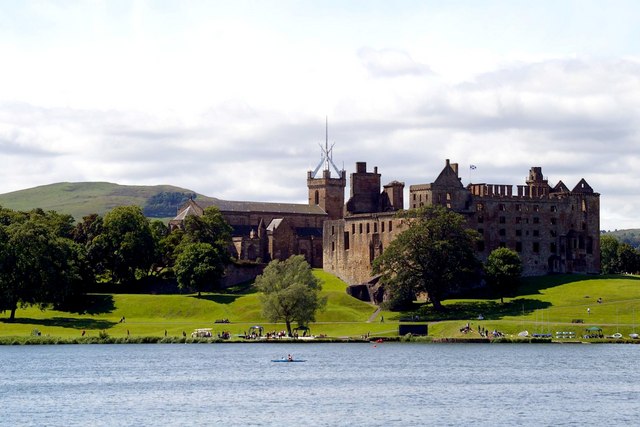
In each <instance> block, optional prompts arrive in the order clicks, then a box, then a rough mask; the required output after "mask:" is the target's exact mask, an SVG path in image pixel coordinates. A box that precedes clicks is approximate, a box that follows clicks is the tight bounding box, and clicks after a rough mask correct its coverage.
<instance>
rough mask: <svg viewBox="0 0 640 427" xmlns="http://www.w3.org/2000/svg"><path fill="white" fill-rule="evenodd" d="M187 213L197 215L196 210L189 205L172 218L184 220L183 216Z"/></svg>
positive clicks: (186, 215)
mask: <svg viewBox="0 0 640 427" xmlns="http://www.w3.org/2000/svg"><path fill="white" fill-rule="evenodd" d="M189 215H198V213H197V212H196V210H195V209H194V208H193V206H191V205H189V206H187V208H186V209H185V210H183V211H181V212H180V213H178V215H177V216H176V217H175V218H174V220H179V221H184V220H185V218H186V217H188V216H189Z"/></svg>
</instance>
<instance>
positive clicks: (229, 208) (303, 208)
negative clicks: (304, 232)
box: [196, 200, 327, 215]
mask: <svg viewBox="0 0 640 427" xmlns="http://www.w3.org/2000/svg"><path fill="white" fill-rule="evenodd" d="M196 203H198V205H199V206H201V207H202V208H206V207H209V206H216V207H217V208H218V209H220V211H223V212H273V213H282V214H302V215H326V214H327V213H326V212H325V211H324V210H323V209H322V208H321V207H320V206H317V205H303V204H295V203H271V202H237V201H232V200H216V201H204V200H202V201H197V202H196Z"/></svg>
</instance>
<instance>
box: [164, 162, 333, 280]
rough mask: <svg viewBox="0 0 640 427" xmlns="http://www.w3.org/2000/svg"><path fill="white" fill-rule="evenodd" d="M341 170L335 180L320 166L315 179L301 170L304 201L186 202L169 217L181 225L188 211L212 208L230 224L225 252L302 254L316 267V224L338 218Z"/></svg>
mask: <svg viewBox="0 0 640 427" xmlns="http://www.w3.org/2000/svg"><path fill="white" fill-rule="evenodd" d="M345 183H346V179H345V172H344V171H341V172H340V176H338V177H337V178H333V177H331V173H330V171H329V170H324V171H323V174H322V177H321V178H313V176H312V173H311V172H309V173H308V174H307V186H308V189H309V204H306V205H304V204H292V203H269V202H239V201H228V200H214V201H206V202H205V201H196V200H189V201H187V202H186V203H185V204H183V205H182V206H181V207H180V208H179V209H178V214H177V215H176V217H175V218H174V219H172V220H171V221H169V226H170V227H171V228H179V227H182V224H183V222H184V219H185V218H186V217H187V216H189V215H198V216H200V215H203V213H204V209H205V208H207V207H208V206H216V207H217V208H218V209H219V210H220V212H221V214H222V216H223V217H224V219H225V220H226V221H227V223H229V225H230V226H231V228H232V243H233V244H232V246H231V247H230V248H229V250H230V252H231V255H232V256H233V257H235V258H237V259H238V260H247V261H260V262H269V261H271V260H273V259H280V260H284V259H287V258H289V257H290V256H292V255H303V256H304V257H305V259H306V260H307V262H309V264H310V265H311V266H312V267H317V268H319V267H322V255H323V251H322V224H323V223H324V221H326V220H327V219H330V218H341V217H342V209H343V206H344V190H345Z"/></svg>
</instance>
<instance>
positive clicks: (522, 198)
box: [323, 184, 600, 284]
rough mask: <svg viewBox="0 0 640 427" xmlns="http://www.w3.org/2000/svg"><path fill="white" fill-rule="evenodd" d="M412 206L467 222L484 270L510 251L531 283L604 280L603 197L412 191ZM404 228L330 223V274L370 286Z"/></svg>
mask: <svg viewBox="0 0 640 427" xmlns="http://www.w3.org/2000/svg"><path fill="white" fill-rule="evenodd" d="M420 196H422V199H421V198H420ZM414 197H415V198H414ZM410 199H411V207H420V206H426V205H432V204H438V205H443V206H447V207H450V208H451V209H453V210H454V211H456V212H458V213H461V214H462V215H464V216H465V218H466V221H467V224H468V227H469V228H471V229H474V230H477V231H478V233H479V234H480V236H481V240H480V241H479V242H478V244H477V247H476V254H477V256H478V258H479V259H480V260H482V261H483V262H484V261H486V259H487V257H488V256H489V254H490V253H491V251H493V250H494V249H496V248H499V247H507V248H510V249H513V250H514V251H516V252H517V253H518V254H519V256H520V257H521V259H522V263H523V274H524V275H527V276H532V275H544V274H548V273H593V274H597V273H599V272H600V196H599V194H597V193H593V192H579V191H576V192H569V191H566V192H557V193H553V192H550V191H549V189H548V188H544V186H518V188H517V191H513V187H512V186H509V185H485V184H481V185H477V186H475V188H474V187H473V186H472V188H470V189H466V188H458V189H455V188H445V189H443V188H442V187H440V188H438V187H437V186H436V188H434V186H432V185H431V184H426V185H418V186H411V190H410ZM420 203H422V204H420ZM387 215H388V214H387ZM383 218H384V221H387V222H388V221H391V224H393V231H391V232H390V231H389V227H388V225H387V226H386V230H384V231H382V230H381V229H380V224H381V220H382V219H383ZM376 223H377V224H378V225H377V227H378V231H375V229H374V225H373V224H376ZM399 223H400V220H397V219H393V216H390V217H385V216H384V214H379V213H378V214H362V215H355V216H353V217H347V218H345V219H344V220H342V221H330V222H326V223H325V226H324V239H323V243H324V260H323V267H324V269H325V270H327V271H329V272H331V273H333V274H336V275H337V276H338V277H340V278H342V279H343V280H345V281H346V282H347V283H349V284H359V283H363V282H365V281H366V280H368V279H369V278H370V277H371V274H372V273H371V265H372V263H373V259H374V258H375V256H377V255H376V254H378V253H381V250H382V249H384V248H385V247H386V246H387V245H388V244H389V242H391V241H392V240H393V238H394V237H395V236H396V235H397V233H398V232H400V231H401V228H400V227H399ZM367 226H368V231H367ZM361 229H362V231H360V230H361ZM347 242H348V243H347ZM378 251H380V252H378Z"/></svg>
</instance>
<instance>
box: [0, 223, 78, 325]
mask: <svg viewBox="0 0 640 427" xmlns="http://www.w3.org/2000/svg"><path fill="white" fill-rule="evenodd" d="M59 218H60V217H59V216H57V215H54V214H51V215H48V214H44V213H43V212H31V213H30V214H29V215H28V216H25V217H17V216H16V217H15V219H16V220H15V221H14V222H12V223H11V224H9V225H2V226H0V309H2V310H10V312H11V314H10V317H9V319H10V320H13V319H15V313H16V309H17V308H18V306H19V305H20V306H28V305H37V306H39V307H40V308H42V309H44V308H45V307H46V306H48V305H50V304H53V305H56V306H59V305H62V304H64V303H65V302H67V301H69V300H70V299H71V298H73V297H74V296H76V295H78V294H79V293H81V292H82V285H83V279H84V278H83V272H85V271H86V268H85V267H84V258H83V256H82V251H81V248H80V247H79V246H78V245H76V244H75V243H74V242H73V241H72V240H70V239H68V238H66V237H61V236H59V235H57V234H56V232H62V231H61V228H60V227H58V226H57V225H55V224H56V223H57V220H58V219H59ZM58 225H59V224H58ZM63 228H65V227H63Z"/></svg>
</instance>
